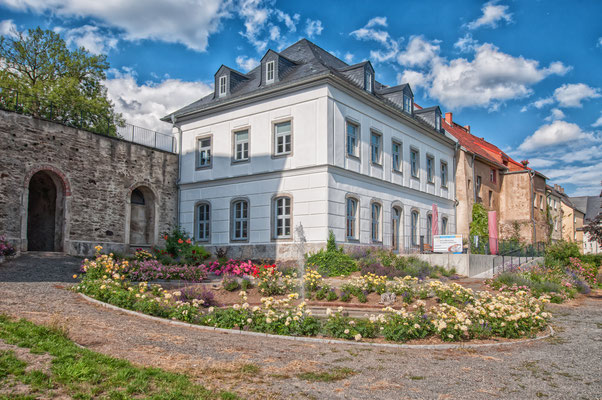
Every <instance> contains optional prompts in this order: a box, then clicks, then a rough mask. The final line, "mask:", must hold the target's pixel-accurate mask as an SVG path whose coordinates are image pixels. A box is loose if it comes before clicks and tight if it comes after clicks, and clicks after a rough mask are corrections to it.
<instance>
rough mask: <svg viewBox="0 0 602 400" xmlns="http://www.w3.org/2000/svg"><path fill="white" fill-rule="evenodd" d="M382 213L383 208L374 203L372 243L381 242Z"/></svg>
mask: <svg viewBox="0 0 602 400" xmlns="http://www.w3.org/2000/svg"><path fill="white" fill-rule="evenodd" d="M380 211H381V206H380V204H378V203H372V241H373V242H380V226H381V223H380V214H381V213H380Z"/></svg>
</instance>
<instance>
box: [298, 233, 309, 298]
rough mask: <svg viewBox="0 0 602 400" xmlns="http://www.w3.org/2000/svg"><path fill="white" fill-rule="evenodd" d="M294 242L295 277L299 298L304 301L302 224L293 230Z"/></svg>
mask: <svg viewBox="0 0 602 400" xmlns="http://www.w3.org/2000/svg"><path fill="white" fill-rule="evenodd" d="M295 242H296V244H297V260H298V261H297V276H298V277H299V283H300V285H299V297H300V298H301V301H305V281H304V278H305V243H306V242H307V239H306V238H305V231H304V230H303V224H301V223H299V225H297V227H296V228H295Z"/></svg>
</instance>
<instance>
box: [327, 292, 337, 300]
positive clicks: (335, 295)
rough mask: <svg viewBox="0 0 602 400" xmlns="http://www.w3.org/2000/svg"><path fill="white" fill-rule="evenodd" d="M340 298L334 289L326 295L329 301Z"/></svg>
mask: <svg viewBox="0 0 602 400" xmlns="http://www.w3.org/2000/svg"><path fill="white" fill-rule="evenodd" d="M338 299H339V296H338V295H337V292H336V291H335V290H334V289H330V291H329V292H328V294H327V295H326V300H327V301H335V300H338Z"/></svg>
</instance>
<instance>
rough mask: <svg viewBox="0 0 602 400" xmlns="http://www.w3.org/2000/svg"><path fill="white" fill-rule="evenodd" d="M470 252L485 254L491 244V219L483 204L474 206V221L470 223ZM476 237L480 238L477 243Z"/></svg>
mask: <svg viewBox="0 0 602 400" xmlns="http://www.w3.org/2000/svg"><path fill="white" fill-rule="evenodd" d="M469 233H470V251H471V252H472V253H475V254H485V253H486V246H487V245H488V243H489V218H488V216H487V210H485V207H483V205H482V204H479V203H475V204H474V205H473V206H472V221H471V222H470V232H469ZM475 237H478V239H476V240H477V242H476V243H475Z"/></svg>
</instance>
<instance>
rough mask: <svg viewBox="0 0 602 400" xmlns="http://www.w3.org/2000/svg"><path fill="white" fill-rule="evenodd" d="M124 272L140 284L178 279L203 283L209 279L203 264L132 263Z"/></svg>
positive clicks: (154, 261) (145, 261) (146, 261)
mask: <svg viewBox="0 0 602 400" xmlns="http://www.w3.org/2000/svg"><path fill="white" fill-rule="evenodd" d="M123 272H124V273H125V274H127V276H128V278H129V279H130V280H132V281H138V282H146V281H154V280H176V279H181V280H184V281H189V282H201V281H202V280H203V279H205V278H206V277H207V267H205V265H203V264H201V265H163V264H161V263H160V262H159V261H157V260H144V261H138V260H136V261H132V262H131V263H130V264H129V265H127V266H125V268H124V270H123Z"/></svg>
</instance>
